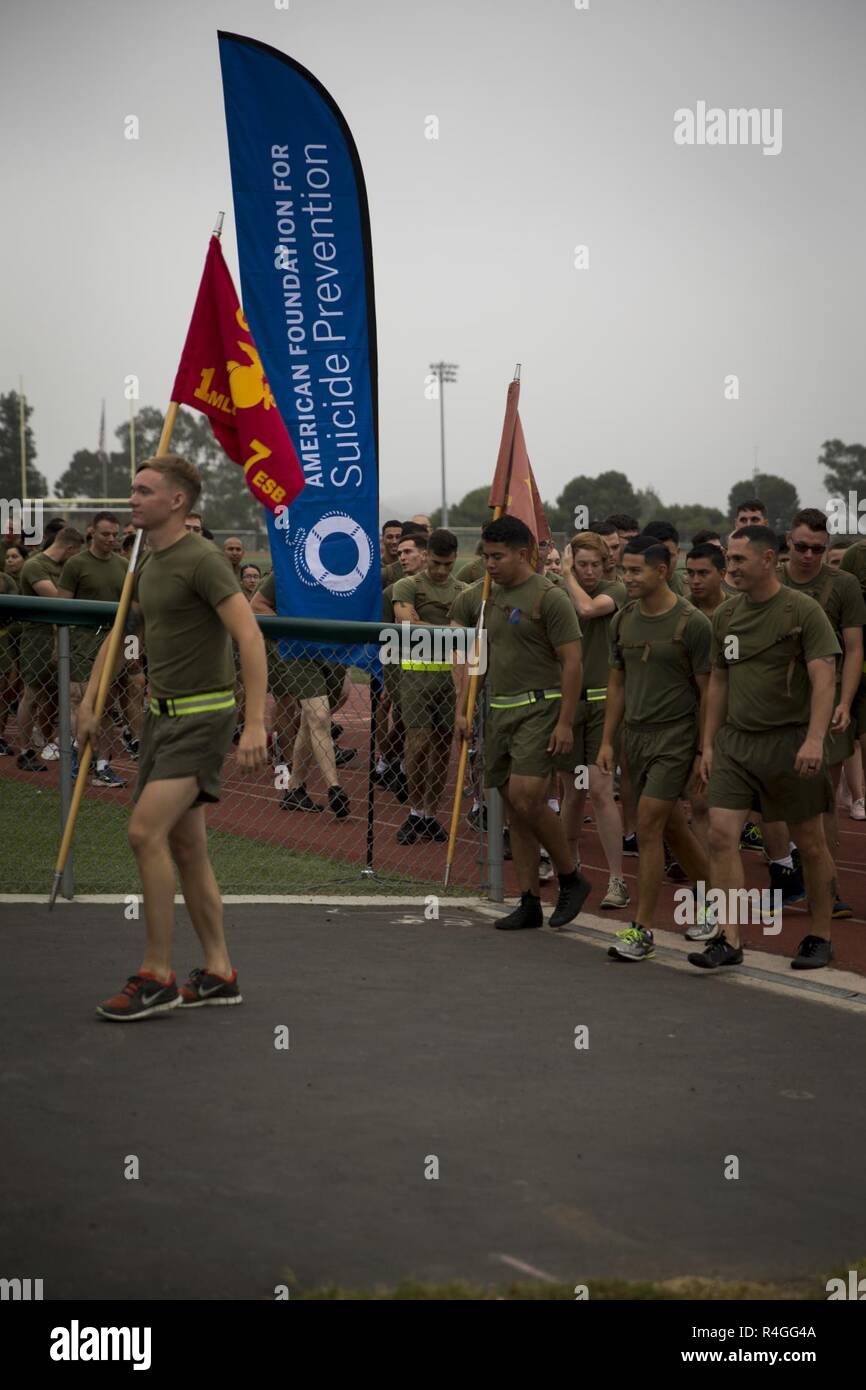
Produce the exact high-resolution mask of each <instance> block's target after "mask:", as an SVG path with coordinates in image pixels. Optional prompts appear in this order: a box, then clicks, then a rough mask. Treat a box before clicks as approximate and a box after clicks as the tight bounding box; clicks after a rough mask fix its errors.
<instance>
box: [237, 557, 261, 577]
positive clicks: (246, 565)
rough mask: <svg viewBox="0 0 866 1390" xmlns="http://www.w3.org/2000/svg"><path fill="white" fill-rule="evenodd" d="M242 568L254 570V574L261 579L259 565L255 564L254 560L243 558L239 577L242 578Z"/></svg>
mask: <svg viewBox="0 0 866 1390" xmlns="http://www.w3.org/2000/svg"><path fill="white" fill-rule="evenodd" d="M244 570H255V572H256V574H257V575H258V576H259V578H260V579H261V576H262V571H261V569H260V567H259V566H258V565H257V564H256V562H255V560H244V562H243V564H242V565H241V579H243V577H244Z"/></svg>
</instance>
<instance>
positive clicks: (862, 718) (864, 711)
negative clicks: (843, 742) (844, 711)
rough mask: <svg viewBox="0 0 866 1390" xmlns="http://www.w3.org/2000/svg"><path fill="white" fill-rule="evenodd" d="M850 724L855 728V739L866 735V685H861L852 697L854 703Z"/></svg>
mask: <svg viewBox="0 0 866 1390" xmlns="http://www.w3.org/2000/svg"><path fill="white" fill-rule="evenodd" d="M851 723H852V724H853V725H854V726H855V727H854V736H855V738H862V737H863V735H864V734H866V684H861V686H860V689H859V690H858V691H857V694H856V695H855V696H854V703H853V705H852V706H851Z"/></svg>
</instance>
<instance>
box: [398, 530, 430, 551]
mask: <svg viewBox="0 0 866 1390" xmlns="http://www.w3.org/2000/svg"><path fill="white" fill-rule="evenodd" d="M404 541H412V543H413V544H414V545H415V546H416V548H417V549H418V550H426V549H427V532H426V531H423V530H418V531H412V532H410V534H409V535H408V536H401V537H400V545H402V544H403V542H404ZM398 548H399V547H398Z"/></svg>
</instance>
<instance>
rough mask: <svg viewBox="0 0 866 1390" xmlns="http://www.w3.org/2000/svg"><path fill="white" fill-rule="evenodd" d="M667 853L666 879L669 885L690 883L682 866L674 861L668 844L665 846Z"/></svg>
mask: <svg viewBox="0 0 866 1390" xmlns="http://www.w3.org/2000/svg"><path fill="white" fill-rule="evenodd" d="M664 852H665V878H666V879H667V880H668V882H669V883H688V881H689V876H688V874H687V873H686V871H685V869H684V868H683V867H682V865H681V864H678V863H677V861H676V859H674V856H673V854H672V853H671V850H670V849H669V848H668V846H667V844H665V845H664Z"/></svg>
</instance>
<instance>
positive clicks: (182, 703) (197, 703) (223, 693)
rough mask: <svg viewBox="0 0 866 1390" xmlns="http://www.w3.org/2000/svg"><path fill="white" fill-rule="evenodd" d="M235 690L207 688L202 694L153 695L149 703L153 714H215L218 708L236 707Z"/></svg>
mask: <svg viewBox="0 0 866 1390" xmlns="http://www.w3.org/2000/svg"><path fill="white" fill-rule="evenodd" d="M234 707H235V694H234V691H233V690H205V691H204V692H203V693H202V694H201V695H176V696H173V697H171V698H169V699H164V698H163V697H162V696H161V695H152V696H151V697H150V702H149V704H148V709H149V710H150V712H151V714H169V715H179V714H215V713H216V712H217V711H218V710H223V709H234Z"/></svg>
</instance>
